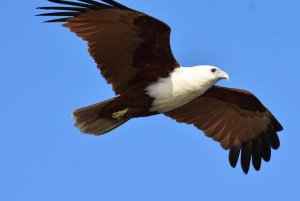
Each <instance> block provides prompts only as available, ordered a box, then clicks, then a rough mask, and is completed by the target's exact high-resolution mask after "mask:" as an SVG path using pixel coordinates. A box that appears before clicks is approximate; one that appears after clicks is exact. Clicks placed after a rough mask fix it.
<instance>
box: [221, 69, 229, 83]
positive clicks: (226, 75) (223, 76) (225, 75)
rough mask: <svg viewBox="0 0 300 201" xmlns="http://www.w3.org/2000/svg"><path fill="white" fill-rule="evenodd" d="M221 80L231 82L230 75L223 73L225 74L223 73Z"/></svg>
mask: <svg viewBox="0 0 300 201" xmlns="http://www.w3.org/2000/svg"><path fill="white" fill-rule="evenodd" d="M221 78H222V79H226V80H227V82H228V81H229V75H228V74H227V73H225V72H224V71H223V73H222V75H221Z"/></svg>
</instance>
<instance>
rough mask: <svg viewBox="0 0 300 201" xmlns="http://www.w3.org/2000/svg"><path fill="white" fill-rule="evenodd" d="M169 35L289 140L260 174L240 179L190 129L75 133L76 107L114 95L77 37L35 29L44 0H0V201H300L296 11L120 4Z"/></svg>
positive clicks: (166, 126) (150, 122)
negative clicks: (253, 100) (244, 92)
mask: <svg viewBox="0 0 300 201" xmlns="http://www.w3.org/2000/svg"><path fill="white" fill-rule="evenodd" d="M120 2H122V3H126V5H128V6H131V7H133V8H135V9H138V10H141V11H143V12H146V13H149V14H151V15H153V16H155V17H157V18H159V19H161V20H163V21H165V22H166V23H168V24H169V25H170V26H171V27H172V29H173V32H172V48H173V51H174V54H175V56H176V58H177V59H178V61H179V62H180V63H181V64H182V65H184V66H192V65H199V64H211V65H216V66H219V67H220V68H222V69H224V70H225V71H227V72H228V73H229V74H230V75H231V80H230V82H229V83H226V82H222V83H220V84H221V85H224V86H228V87H238V88H243V89H248V90H250V91H251V92H253V93H254V94H256V95H257V96H258V97H259V98H260V99H261V101H262V102H263V103H264V104H265V105H266V106H267V107H268V108H269V109H270V110H271V111H272V112H273V113H274V115H275V116H276V117H277V118H278V120H280V122H281V123H282V124H283V126H284V128H285V130H284V132H282V133H280V134H279V136H280V139H281V144H282V146H281V148H280V149H279V150H278V151H275V152H273V155H272V159H271V162H270V163H268V164H266V163H263V165H262V170H261V171H260V172H255V171H254V170H253V168H251V170H250V173H249V174H248V175H247V176H245V175H244V174H243V172H242V170H241V168H240V166H238V168H236V169H232V168H231V167H230V166H229V164H228V161H227V157H228V156H227V155H228V153H227V152H226V151H224V150H222V149H221V147H220V146H219V145H218V144H217V143H215V142H213V141H212V140H211V139H208V138H206V137H204V135H203V133H202V132H200V131H198V130H197V129H195V128H194V127H192V126H188V125H184V124H178V123H175V122H174V121H173V120H171V119H168V118H166V117H164V116H155V117H151V118H144V119H136V120H133V121H130V122H129V123H127V124H126V125H124V126H122V127H120V128H119V129H117V130H115V131H113V132H112V133H110V134H107V135H105V136H101V137H92V136H88V135H82V134H80V133H79V131H78V130H77V129H76V128H74V127H73V123H72V119H71V113H72V112H73V110H74V109H76V108H79V107H82V106H86V105H89V104H92V103H96V102H98V101H101V100H105V99H108V98H111V97H112V96H114V94H113V92H112V90H111V87H110V86H109V85H107V84H106V82H105V81H104V80H103V78H101V77H100V76H99V73H98V70H97V69H96V66H95V64H94V62H93V61H92V59H91V58H90V56H89V55H88V53H87V46H86V44H85V43H84V42H82V41H81V39H79V38H77V37H76V36H75V35H74V34H72V33H70V32H69V31H68V30H67V29H64V28H62V27H60V26H59V24H42V23H40V22H41V21H42V20H43V19H42V18H39V17H34V15H35V14H37V13H38V11H36V10H35V9H34V8H35V7H38V6H46V5H50V3H48V2H46V0H38V1H37V0H26V1H20V0H10V1H3V2H1V8H2V9H1V12H0V18H1V19H2V20H1V31H0V36H1V37H0V40H1V48H0V55H1V56H0V58H1V59H0V66H1V68H0V69H1V73H0V77H1V79H0V89H1V99H0V103H1V104H0V107H1V108H0V110H1V115H0V122H1V134H0V161H1V162H0V200H3V201H54V200H55V201H66V200H72V201H82V200H89V201H94V200H95V201H96V200H97V201H98V200H104V201H141V200H142V201H166V200H172V201H183V200H189V201H196V200H197V201H198V200H221V199H222V200H230V201H239V200H243V201H248V200H249V201H250V200H255V201H260V200H273V201H277V200H299V199H300V198H299V186H300V176H299V169H300V160H299V141H300V135H299V120H300V119H299V112H300V111H299V103H300V96H299V76H300V59H299V54H300V22H299V19H300V12H299V10H300V1H298V0H287V1H279V0H251V1H244V0H243V1H241V0H226V1H222V0H197V1H196V0H194V1H179V0H163V1H159V0H151V1H147V0H138V1H137V0H136V1H133V0H131V1H129V0H128V1H126V0H122V1H120Z"/></svg>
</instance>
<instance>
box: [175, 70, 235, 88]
mask: <svg viewBox="0 0 300 201" xmlns="http://www.w3.org/2000/svg"><path fill="white" fill-rule="evenodd" d="M182 71H183V72H184V73H182V74H181V75H179V76H180V77H181V78H182V79H185V80H186V81H188V82H194V83H195V84H194V85H202V86H203V85H207V86H209V87H211V86H213V85H214V84H216V83H217V82H218V81H219V80H221V79H227V80H228V79H229V75H228V74H227V73H226V72H224V71H222V70H220V69H219V68H218V67H215V66H208V65H205V66H195V67H192V68H190V67H187V68H185V67H182ZM196 83H197V84H196Z"/></svg>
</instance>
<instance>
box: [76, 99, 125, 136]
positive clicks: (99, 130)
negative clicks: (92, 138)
mask: <svg viewBox="0 0 300 201" xmlns="http://www.w3.org/2000/svg"><path fill="white" fill-rule="evenodd" d="M115 99H116V98H113V99H110V100H107V101H104V102H101V103H97V104H94V105H91V106H87V107H84V108H81V109H78V110H76V111H75V112H74V113H73V119H74V122H75V126H76V127H78V128H79V129H80V131H81V132H82V133H87V134H93V135H97V136H99V135H102V134H105V133H108V132H109V131H111V130H113V129H115V128H117V127H119V126H121V125H122V124H124V123H126V122H127V121H128V119H125V120H121V121H116V120H115V119H114V118H112V114H111V113H110V112H108V113H106V112H105V111H103V109H105V108H107V106H109V105H110V104H112V102H113V101H114V100H115Z"/></svg>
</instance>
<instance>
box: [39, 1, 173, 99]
mask: <svg viewBox="0 0 300 201" xmlns="http://www.w3.org/2000/svg"><path fill="white" fill-rule="evenodd" d="M48 1H50V2H54V3H58V4H66V5H69V6H68V7H40V8H39V9H47V10H62V11H65V12H55V13H45V14H41V15H39V16H66V17H67V18H61V19H55V20H49V21H47V22H66V24H64V26H65V27H68V28H70V30H71V31H72V32H75V33H76V34H77V35H78V36H79V37H81V38H83V39H84V40H86V41H88V46H89V52H90V54H91V56H92V57H93V58H94V60H95V61H96V63H97V65H98V67H99V69H100V70H101V73H102V75H103V76H104V77H105V79H106V80H107V82H108V83H111V84H112V85H113V88H114V90H115V92H116V93H117V94H120V93H122V92H123V91H124V90H125V89H126V88H127V87H128V86H129V85H130V84H134V83H135V82H139V81H149V82H152V81H156V80H157V79H158V78H159V77H166V76H168V74H169V73H170V72H172V71H173V70H174V68H176V67H179V65H178V63H177V62H176V60H175V59H174V56H173V54H172V51H171V47H170V32H171V30H170V28H169V26H168V25H166V24H165V23H163V22H161V21H159V20H157V19H155V18H152V17H150V16H148V15H146V14H143V13H141V12H138V11H134V10H132V9H130V8H127V7H125V6H123V5H121V4H119V3H117V2H115V1H112V0H102V2H105V3H106V4H104V3H100V2H96V1H93V0H78V1H80V2H84V3H79V2H70V1H65V0H48Z"/></svg>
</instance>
